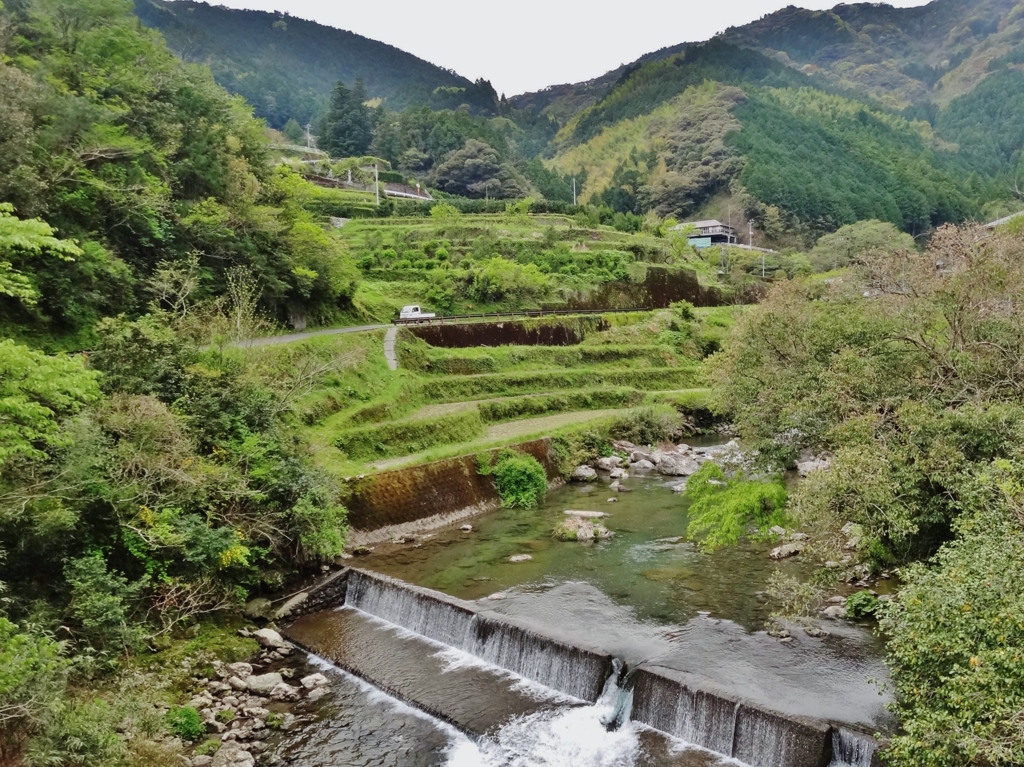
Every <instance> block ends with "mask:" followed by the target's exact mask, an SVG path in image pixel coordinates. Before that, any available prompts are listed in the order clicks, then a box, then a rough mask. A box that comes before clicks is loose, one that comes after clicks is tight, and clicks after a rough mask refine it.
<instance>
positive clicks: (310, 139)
mask: <svg viewBox="0 0 1024 767" xmlns="http://www.w3.org/2000/svg"><path fill="white" fill-rule="evenodd" d="M311 127H312V124H311V123H306V149H312V148H313V134H311V133H310V132H309V129H310V128H311Z"/></svg>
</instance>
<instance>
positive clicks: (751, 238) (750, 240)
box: [747, 219, 754, 247]
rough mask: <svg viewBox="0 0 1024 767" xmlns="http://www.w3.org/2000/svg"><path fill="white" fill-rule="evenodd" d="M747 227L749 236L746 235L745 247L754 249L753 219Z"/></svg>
mask: <svg viewBox="0 0 1024 767" xmlns="http://www.w3.org/2000/svg"><path fill="white" fill-rule="evenodd" d="M747 227H748V229H749V232H750V234H749V235H747V245H749V246H750V247H754V220H753V219H751V220H750V221H748V222H747Z"/></svg>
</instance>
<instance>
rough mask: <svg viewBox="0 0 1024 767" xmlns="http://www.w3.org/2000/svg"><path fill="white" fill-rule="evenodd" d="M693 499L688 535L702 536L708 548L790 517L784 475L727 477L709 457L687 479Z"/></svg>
mask: <svg viewBox="0 0 1024 767" xmlns="http://www.w3.org/2000/svg"><path fill="white" fill-rule="evenodd" d="M686 497H687V498H689V499H690V509H689V516H690V522H689V525H688V527H687V530H686V532H687V535H689V537H690V538H692V539H699V540H700V547H701V549H703V550H704V551H713V550H714V549H717V548H721V547H722V546H730V545H732V544H734V543H736V542H737V541H738V540H739V539H740V538H741V537H742V536H744V535H747V534H748V532H749V530H750V529H751V528H754V529H756V530H757V531H758V532H759V533H761V534H764V533H766V532H767V531H768V529H769V528H771V527H773V526H775V525H782V524H784V523H785V521H786V516H785V511H784V510H785V506H786V486H785V485H783V484H782V481H781V479H778V480H772V481H762V480H748V479H745V478H743V477H742V476H737V477H726V476H725V472H723V471H722V468H721V467H720V466H719V465H718V464H716V463H714V462H713V461H708V462H707V463H705V464H704V465H703V466H701V467H700V469H699V470H698V471H697V473H696V474H694V475H693V476H692V477H690V479H689V480H688V481H687V483H686Z"/></svg>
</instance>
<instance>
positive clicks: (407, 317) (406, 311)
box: [398, 304, 437, 322]
mask: <svg viewBox="0 0 1024 767" xmlns="http://www.w3.org/2000/svg"><path fill="white" fill-rule="evenodd" d="M436 316H437V315H436V314H431V313H430V312H424V311H421V310H420V307H419V306H418V305H416V304H413V305H412V306H403V307H402V311H401V312H400V313H399V315H398V319H400V320H404V321H405V322H415V321H416V320H432V319H434V317H436Z"/></svg>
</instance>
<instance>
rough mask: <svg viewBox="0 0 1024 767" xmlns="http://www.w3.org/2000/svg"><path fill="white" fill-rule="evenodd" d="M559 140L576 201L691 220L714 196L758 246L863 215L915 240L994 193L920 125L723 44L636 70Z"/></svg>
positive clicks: (558, 160)
mask: <svg viewBox="0 0 1024 767" xmlns="http://www.w3.org/2000/svg"><path fill="white" fill-rule="evenodd" d="M967 122H968V123H970V124H971V125H973V124H974V123H971V122H970V120H967ZM964 130H968V129H967V128H965V129H964ZM556 142H557V143H558V144H559V150H558V153H557V154H556V156H555V158H554V160H553V166H554V167H555V168H556V169H557V170H558V171H559V172H561V173H579V174H581V175H582V174H584V173H585V175H586V178H587V184H586V186H585V187H584V199H585V200H588V201H590V202H592V203H601V204H605V205H609V206H611V207H613V208H615V209H618V210H628V211H631V212H633V213H643V212H645V211H647V210H655V211H656V212H657V213H658V214H660V215H662V216H676V217H695V216H699V215H701V214H702V213H706V214H710V213H711V212H714V213H716V214H721V213H724V211H722V210H721V207H722V206H721V205H718V206H717V207H718V210H715V211H711V210H710V209H709V206H714V204H715V201H716V200H719V202H721V198H722V197H723V195H724V196H725V197H727V198H728V199H729V204H731V205H732V206H733V210H734V211H735V212H736V213H737V214H738V215H739V216H741V217H743V218H740V219H739V220H741V221H744V220H746V217H748V216H752V217H753V218H754V219H755V220H756V222H757V225H758V228H759V230H760V231H761V233H762V234H764V235H765V236H768V237H770V236H771V235H772V233H773V231H775V232H779V233H781V232H782V231H785V230H790V231H793V230H805V231H808V232H811V231H826V230H831V229H834V228H836V227H838V226H841V225H844V224H849V223H853V222H854V221H858V220H862V219H870V218H874V219H879V220H883V221H890V222H892V223H894V224H896V225H897V226H899V227H900V228H902V229H904V230H905V231H908V232H911V233H915V234H916V233H919V232H922V231H926V230H928V229H930V228H931V227H933V226H937V225H940V224H942V223H944V222H947V221H959V220H963V219H964V218H966V217H969V216H971V215H976V214H977V213H978V212H979V211H980V208H981V206H982V204H983V203H984V202H986V201H987V200H988V199H989V197H990V196H991V195H992V194H994V192H992V191H991V190H990V188H989V186H987V185H986V184H985V183H984V182H983V181H981V180H980V177H976V176H974V175H973V171H974V170H975V169H977V170H984V168H982V167H981V166H977V165H976V163H972V160H974V156H973V155H970V154H967V153H961V152H957V151H956V147H955V146H951V145H947V144H944V143H943V142H941V141H939V140H938V139H937V138H936V136H935V135H934V133H933V131H932V129H931V128H930V126H928V125H927V124H924V123H912V122H909V121H908V120H906V119H904V118H903V117H901V116H899V115H898V114H896V113H894V112H892V111H890V110H887V109H886V108H884V107H883V106H881V105H879V104H877V103H873V102H870V101H867V100H864V99H862V98H859V97H857V96H856V95H854V94H850V93H848V92H846V93H844V92H841V91H836V90H834V89H832V88H830V87H828V86H826V85H825V84H823V83H822V82H821V81H820V80H817V79H815V78H811V77H808V76H806V75H803V74H801V73H799V72H797V71H795V70H794V69H792V68H790V67H787V66H785V65H783V64H781V63H779V62H777V61H774V60H772V59H769V58H768V57H766V56H764V55H763V54H761V53H758V52H757V51H754V50H752V49H741V48H737V47H735V46H732V45H730V44H728V43H725V42H723V41H721V40H713V41H711V42H709V43H706V44H704V45H700V46H693V47H690V48H688V49H687V51H686V52H685V53H683V54H680V55H677V56H674V57H671V58H669V59H665V60H661V61H656V62H654V63H651V64H648V65H646V66H644V67H641V68H640V69H638V70H636V71H635V72H634V73H633V74H632V75H631V76H630V77H628V78H627V79H625V80H624V81H622V82H620V83H619V85H618V86H616V87H615V88H614V89H613V90H612V91H611V92H610V93H609V94H608V95H607V96H606V97H605V98H604V99H602V100H601V101H600V102H598V103H597V104H596V105H595V106H593V107H592V108H590V109H588V110H586V111H584V112H583V113H582V114H581V115H579V116H578V117H577V118H576V119H574V120H573V121H572V122H571V123H570V124H569V125H568V126H567V127H566V128H565V129H563V131H562V132H561V133H560V134H559V136H558V138H557V139H556ZM989 175H991V174H989ZM970 179H973V180H970ZM718 217H721V218H725V216H724V215H719V216H718Z"/></svg>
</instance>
